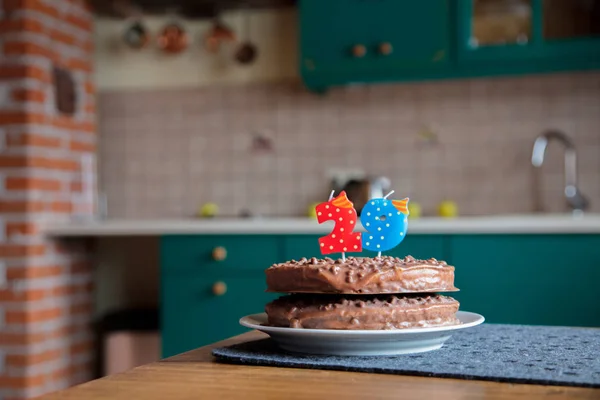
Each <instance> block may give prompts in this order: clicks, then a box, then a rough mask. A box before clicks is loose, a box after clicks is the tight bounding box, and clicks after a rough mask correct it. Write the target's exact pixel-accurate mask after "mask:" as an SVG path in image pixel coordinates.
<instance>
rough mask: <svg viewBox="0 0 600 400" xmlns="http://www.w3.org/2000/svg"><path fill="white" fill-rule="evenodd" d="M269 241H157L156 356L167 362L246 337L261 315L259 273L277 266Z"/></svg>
mask: <svg viewBox="0 0 600 400" xmlns="http://www.w3.org/2000/svg"><path fill="white" fill-rule="evenodd" d="M281 248H282V246H281V245H280V238H278V237H275V236H270V235H173V236H164V237H162V238H161V241H160V260H161V261H160V262H161V281H160V285H161V294H160V296H161V325H162V328H161V332H162V344H163V345H162V354H163V356H164V357H168V356H172V355H174V354H178V353H181V352H184V351H187V350H191V349H193V348H197V347H199V346H203V345H206V344H208V343H212V342H216V341H218V340H221V339H225V338H227V337H230V336H233V335H236V334H239V333H243V332H245V331H247V329H245V328H244V327H242V326H241V325H239V323H238V320H239V318H240V317H242V316H244V315H248V314H254V313H257V312H262V311H263V310H264V306H265V304H266V303H268V302H269V301H270V300H271V299H273V298H275V297H276V295H274V294H270V293H265V289H266V286H265V277H264V270H265V269H266V268H267V267H269V266H270V265H272V264H273V263H275V262H278V261H280V260H281V252H280V251H281Z"/></svg>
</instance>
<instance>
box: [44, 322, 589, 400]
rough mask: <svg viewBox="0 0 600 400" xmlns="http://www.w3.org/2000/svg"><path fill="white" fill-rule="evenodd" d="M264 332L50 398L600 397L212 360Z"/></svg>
mask: <svg viewBox="0 0 600 400" xmlns="http://www.w3.org/2000/svg"><path fill="white" fill-rule="evenodd" d="M265 336H266V335H264V334H263V333H259V332H250V333H245V334H243V335H240V336H236V337H234V338H231V339H228V340H225V341H222V342H219V343H215V344H213V345H210V346H206V347H202V348H200V349H197V350H193V351H190V352H188V353H185V354H181V355H179V356H175V357H171V358H168V359H166V360H163V361H160V362H156V363H153V364H148V365H144V366H141V367H138V368H135V369H133V370H131V371H128V372H125V373H122V374H117V375H112V376H108V377H105V378H102V379H98V380H95V381H91V382H88V383H84V384H82V385H79V386H76V387H73V388H71V389H67V390H64V391H61V392H57V393H53V394H50V395H48V396H45V397H43V399H78V400H81V399H124V400H133V399H149V400H153V399H156V400H167V399H168V400H175V399H193V400H198V399H218V400H225V399H249V400H251V399H261V400H262V399H328V400H336V399H339V400H346V399H432V400H436V399H441V400H451V399H461V400H466V399H523V400H534V399H546V398H550V399H595V400H598V399H600V389H584V388H569V387H559V386H539V385H521V384H519V385H516V384H515V385H513V384H508V383H496V382H484V381H466V380H457V379H440V378H426V377H413V376H400V375H383V374H367V373H360V372H341V371H321V370H309V369H295V368H275V367H252V366H244V365H229V364H218V363H215V362H214V361H213V357H212V355H211V350H212V349H213V348H214V347H219V346H223V345H231V344H234V343H239V342H244V341H248V340H255V339H261V338H263V337H265Z"/></svg>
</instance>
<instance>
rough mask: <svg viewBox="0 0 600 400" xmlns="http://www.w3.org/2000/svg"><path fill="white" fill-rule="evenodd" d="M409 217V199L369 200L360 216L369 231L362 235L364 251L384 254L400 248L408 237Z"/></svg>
mask: <svg viewBox="0 0 600 400" xmlns="http://www.w3.org/2000/svg"><path fill="white" fill-rule="evenodd" d="M390 194H391V193H390ZM407 216H408V198H405V199H403V200H388V199H387V198H380V199H371V200H369V201H368V202H367V204H365V206H364V207H363V209H362V212H361V214H360V222H361V223H362V224H363V226H364V227H365V229H366V230H367V233H364V234H363V235H362V247H363V249H367V250H372V251H377V252H382V251H386V250H390V249H393V248H394V247H396V246H398V245H399V244H400V242H402V240H404V237H405V236H406V228H407V225H408V222H407V219H406V217H407Z"/></svg>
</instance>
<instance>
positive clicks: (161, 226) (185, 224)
mask: <svg viewBox="0 0 600 400" xmlns="http://www.w3.org/2000/svg"><path fill="white" fill-rule="evenodd" d="M332 226H333V222H330V221H329V222H327V223H324V224H318V223H317V222H316V220H313V219H309V218H264V219H259V218H256V219H236V218H217V219H181V220H169V219H164V220H162V219H157V220H118V219H114V220H111V219H108V220H102V221H96V222H76V223H75V222H73V223H69V224H63V225H50V226H46V227H45V232H46V234H47V235H49V236H153V235H167V234H311V233H313V234H321V233H322V234H326V233H329V232H330V231H331V227H332ZM358 230H360V231H364V229H363V228H362V226H360V224H359V225H358ZM408 232H409V233H410V234H453V233H457V234H469V233H474V234H493V233H507V234H510V233H515V234H520V233H600V214H587V215H584V216H580V217H573V216H571V215H567V214H562V215H558V214H548V215H527V214H524V215H505V216H500V215H499V216H485V217H459V218H454V219H442V218H420V219H415V220H410V221H409V224H408Z"/></svg>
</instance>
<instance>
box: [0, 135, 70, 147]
mask: <svg viewBox="0 0 600 400" xmlns="http://www.w3.org/2000/svg"><path fill="white" fill-rule="evenodd" d="M6 144H7V145H8V146H11V147H20V146H32V147H47V148H59V147H61V146H62V140H61V139H59V138H56V137H50V136H44V135H38V134H35V133H22V134H20V135H9V136H8V137H7V140H6Z"/></svg>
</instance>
